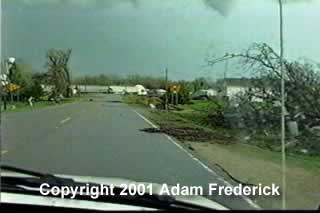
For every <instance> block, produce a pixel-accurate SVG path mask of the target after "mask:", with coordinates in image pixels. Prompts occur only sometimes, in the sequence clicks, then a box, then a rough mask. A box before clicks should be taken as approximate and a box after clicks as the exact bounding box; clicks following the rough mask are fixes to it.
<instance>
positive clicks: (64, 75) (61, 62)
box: [46, 49, 72, 101]
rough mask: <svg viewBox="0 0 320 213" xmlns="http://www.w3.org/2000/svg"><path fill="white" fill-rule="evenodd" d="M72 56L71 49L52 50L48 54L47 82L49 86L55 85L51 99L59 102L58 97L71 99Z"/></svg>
mask: <svg viewBox="0 0 320 213" xmlns="http://www.w3.org/2000/svg"><path fill="white" fill-rule="evenodd" d="M70 56H71V49H68V50H66V51H64V50H57V49H50V50H49V51H48V52H47V55H46V57H47V64H46V67H47V68H48V72H47V73H46V80H47V82H48V83H49V84H51V85H53V88H52V91H51V94H50V95H49V99H54V100H55V101H58V97H59V96H60V95H63V96H65V97H70V96H71V95H72V92H71V76H70V71H69V67H68V63H69V60H70Z"/></svg>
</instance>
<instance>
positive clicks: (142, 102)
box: [122, 94, 160, 108]
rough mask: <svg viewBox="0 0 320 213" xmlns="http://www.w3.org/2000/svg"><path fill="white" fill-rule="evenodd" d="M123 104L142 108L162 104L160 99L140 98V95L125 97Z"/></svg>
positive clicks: (123, 97)
mask: <svg viewBox="0 0 320 213" xmlns="http://www.w3.org/2000/svg"><path fill="white" fill-rule="evenodd" d="M122 102H123V103H126V104H130V105H134V106H138V107H142V108H150V106H149V105H150V104H154V105H157V104H160V100H159V98H158V97H147V96H138V95H132V94H129V95H123V96H122Z"/></svg>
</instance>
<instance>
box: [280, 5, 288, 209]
mask: <svg viewBox="0 0 320 213" xmlns="http://www.w3.org/2000/svg"><path fill="white" fill-rule="evenodd" d="M279 15H280V69H281V155H282V209H283V210H285V209H286V147H285V81H284V79H285V70H284V63H283V56H284V47H283V2H282V0H279Z"/></svg>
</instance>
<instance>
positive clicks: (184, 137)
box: [141, 126, 235, 144]
mask: <svg viewBox="0 0 320 213" xmlns="http://www.w3.org/2000/svg"><path fill="white" fill-rule="evenodd" d="M141 131H144V132H148V133H165V134H167V135H170V136H173V137H175V138H177V139H178V140H180V141H182V142H183V141H191V142H208V141H212V142H216V143H220V144H231V143H232V142H233V141H235V140H234V138H233V137H232V136H225V135H221V134H218V133H216V132H213V131H212V132H211V131H206V130H204V129H202V128H197V127H178V126H160V128H145V129H141Z"/></svg>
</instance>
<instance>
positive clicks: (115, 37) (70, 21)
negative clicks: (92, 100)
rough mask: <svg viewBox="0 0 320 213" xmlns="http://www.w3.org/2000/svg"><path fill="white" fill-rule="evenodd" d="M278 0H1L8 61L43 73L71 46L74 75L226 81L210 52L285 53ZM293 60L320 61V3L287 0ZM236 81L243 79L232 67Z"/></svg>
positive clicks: (317, 0)
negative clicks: (256, 48) (56, 52)
mask: <svg viewBox="0 0 320 213" xmlns="http://www.w3.org/2000/svg"><path fill="white" fill-rule="evenodd" d="M276 2H277V1H274V0H2V20H1V22H2V33H1V37H2V38H1V39H2V45H1V50H2V57H8V56H14V57H17V58H21V59H23V60H24V61H25V62H27V63H30V64H32V66H33V67H34V68H35V69H36V70H39V71H43V70H44V69H45V68H44V64H45V53H46V51H47V50H48V49H49V48H72V49H73V53H72V59H71V64H70V66H71V68H72V70H73V73H74V75H78V76H79V75H83V74H96V73H105V74H110V73H113V74H119V75H126V74H146V75H153V76H160V75H163V73H164V72H163V70H164V67H168V68H169V74H170V77H171V78H173V79H187V80H189V79H193V78H195V77H199V76H204V77H208V76H210V77H211V78H218V77H221V76H222V72H223V67H224V66H223V64H220V65H217V66H216V67H215V68H208V67H203V65H205V60H204V59H205V56H206V54H207V53H210V54H216V55H223V54H224V53H225V52H238V51H241V50H242V49H244V48H246V47H247V46H248V45H249V44H250V43H252V42H267V43H268V44H270V45H272V46H273V47H274V48H275V49H276V50H278V45H279V42H278V38H279V35H278V34H279V24H278V6H277V4H276ZM286 2H287V3H288V4H286V5H285V8H284V9H285V38H286V43H285V45H286V57H289V58H292V59H296V58H299V57H308V58H311V59H314V60H316V61H320V54H319V51H320V48H319V44H320V36H319V35H320V25H319V21H320V13H319V11H320V0H305V1H301V0H300V1H299V0H287V1H286ZM228 75H229V76H234V77H237V76H238V77H240V76H242V75H243V71H242V70H241V68H237V67H236V66H232V65H231V66H230V71H229V73H228Z"/></svg>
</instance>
